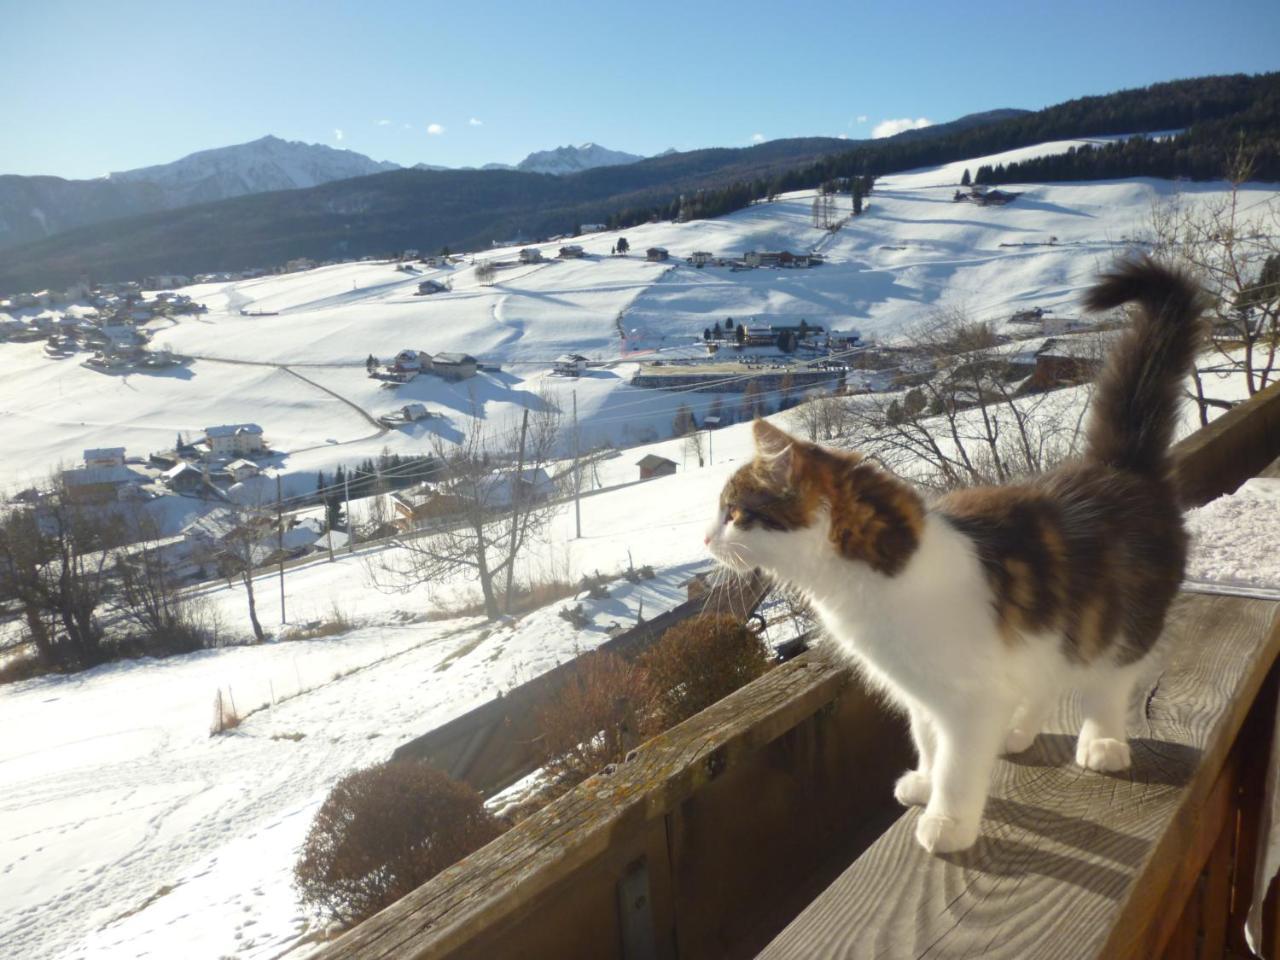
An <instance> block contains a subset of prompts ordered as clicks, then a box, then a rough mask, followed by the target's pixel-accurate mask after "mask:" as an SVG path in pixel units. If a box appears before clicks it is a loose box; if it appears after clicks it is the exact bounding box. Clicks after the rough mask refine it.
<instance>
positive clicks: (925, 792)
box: [893, 706, 937, 807]
mask: <svg viewBox="0 0 1280 960" xmlns="http://www.w3.org/2000/svg"><path fill="white" fill-rule="evenodd" d="M907 716H908V717H909V718H910V720H911V740H912V742H913V743H915V745H916V757H917V758H918V762H917V763H916V769H914V770H908V771H907V772H906V773H904V774H903V775H902V776H900V777H899V778H898V782H897V783H896V784H894V787H893V795H894V796H895V797H896V798H897V800H898V802H899V803H900V804H902V805H903V806H904V807H911V806H924V805H925V804H926V803H928V802H929V796H930V794H931V793H932V792H933V759H934V753H935V752H936V751H937V734H936V733H935V732H934V729H933V721H932V720H931V719H930V718H929V715H928V714H927V713H925V712H924V711H923V710H921V709H920V708H919V707H915V706H910V707H908V708H907Z"/></svg>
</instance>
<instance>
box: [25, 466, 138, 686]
mask: <svg viewBox="0 0 1280 960" xmlns="http://www.w3.org/2000/svg"><path fill="white" fill-rule="evenodd" d="M121 539H122V524H120V523H119V522H117V521H116V520H115V519H113V518H112V517H111V516H110V514H109V513H108V512H106V511H103V510H102V509H100V507H99V506H98V505H96V504H90V503H84V502H81V501H80V500H78V499H77V497H76V496H75V495H74V493H72V492H71V491H70V490H69V489H68V488H67V487H65V486H63V485H62V484H61V483H58V482H56V481H54V482H52V483H51V484H50V485H49V488H48V489H47V490H46V492H45V494H44V495H43V496H42V497H40V498H39V500H38V502H37V503H36V504H35V505H34V506H32V507H29V508H23V509H20V510H16V511H13V512H11V513H9V514H8V515H7V516H6V517H5V518H4V519H3V521H2V522H0V594H3V595H5V596H9V597H13V598H15V599H16V600H17V601H18V603H19V604H20V606H21V607H22V611H23V616H24V618H25V620H26V623H27V627H28V630H29V632H30V635H31V640H32V642H33V643H34V645H35V647H36V654H37V656H39V658H40V659H41V661H42V662H44V663H45V664H47V665H49V666H53V667H57V668H59V669H81V668H84V667H87V666H92V665H93V664H95V663H99V662H101V661H102V660H103V659H105V658H106V653H107V652H106V650H105V649H104V638H105V631H104V629H103V626H102V622H101V620H100V619H99V616H98V610H99V608H100V607H101V606H102V604H103V601H104V599H105V597H106V594H107V591H108V586H109V584H108V575H109V571H110V567H111V557H112V552H113V550H114V549H115V548H116V547H117V546H119V544H120V542H121Z"/></svg>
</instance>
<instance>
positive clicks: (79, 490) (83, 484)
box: [61, 466, 139, 503]
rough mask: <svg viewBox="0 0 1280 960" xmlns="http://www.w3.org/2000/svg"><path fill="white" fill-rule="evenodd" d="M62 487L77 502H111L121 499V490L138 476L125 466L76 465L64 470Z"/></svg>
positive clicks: (69, 497)
mask: <svg viewBox="0 0 1280 960" xmlns="http://www.w3.org/2000/svg"><path fill="white" fill-rule="evenodd" d="M61 477H62V487H63V489H64V490H65V491H66V493H67V498H68V499H70V500H72V501H73V502H75V503H109V502H111V501H113V500H117V499H120V490H121V488H122V487H124V486H125V485H127V484H131V483H136V482H137V480H138V479H139V478H138V476H137V475H136V474H135V473H133V472H132V471H130V470H127V469H126V468H125V467H124V466H112V467H75V468H73V469H71V470H63V471H62V474H61Z"/></svg>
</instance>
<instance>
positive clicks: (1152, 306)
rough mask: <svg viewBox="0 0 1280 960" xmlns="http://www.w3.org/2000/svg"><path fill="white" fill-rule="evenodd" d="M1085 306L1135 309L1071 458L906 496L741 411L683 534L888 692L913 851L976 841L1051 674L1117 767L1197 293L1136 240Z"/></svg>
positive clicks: (1142, 656) (1197, 330) (1164, 562)
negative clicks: (906, 761)
mask: <svg viewBox="0 0 1280 960" xmlns="http://www.w3.org/2000/svg"><path fill="white" fill-rule="evenodd" d="M1085 303H1086V306H1087V307H1088V308H1089V309H1090V310H1094V311H1097V310H1106V309H1112V308H1115V307H1119V306H1121V305H1123V304H1126V303H1135V304H1136V306H1137V310H1136V311H1135V312H1136V317H1135V319H1134V322H1133V324H1132V326H1131V327H1130V328H1129V329H1128V330H1127V331H1126V332H1125V333H1124V334H1123V335H1122V336H1121V337H1120V339H1119V341H1118V342H1117V343H1116V344H1115V346H1114V347H1113V348H1112V349H1111V351H1110V352H1109V355H1108V357H1107V359H1106V362H1105V364H1104V366H1103V369H1102V372H1101V373H1100V375H1099V377H1098V381H1097V388H1096V394H1095V396H1094V399H1093V405H1092V409H1091V411H1090V420H1089V423H1088V426H1087V432H1086V444H1085V452H1084V453H1083V455H1082V456H1081V457H1080V458H1079V459H1077V460H1075V461H1072V462H1070V463H1068V464H1066V465H1064V466H1061V467H1059V468H1057V469H1055V470H1053V471H1052V472H1049V473H1045V474H1043V475H1040V476H1038V477H1036V478H1034V479H1030V480H1027V481H1025V482H1021V483H1011V484H1007V485H1002V486H988V487H974V488H968V489H961V490H958V491H954V492H952V493H949V494H946V495H944V496H942V497H941V498H940V499H937V500H936V501H935V502H933V503H931V504H926V502H925V500H924V499H923V498H922V497H921V496H920V494H918V493H917V492H916V491H915V490H914V489H913V488H912V487H911V486H910V485H909V484H907V483H905V482H904V481H902V480H900V479H899V478H897V477H895V476H893V475H892V474H890V473H888V472H886V471H885V470H883V469H881V468H880V467H878V466H876V465H875V464H873V463H872V462H871V461H869V460H868V459H866V458H864V457H862V456H860V455H859V454H857V453H853V452H847V451H842V450H835V449H830V448H827V447H823V446H819V445H817V444H813V443H807V442H805V441H803V440H800V439H798V438H795V437H792V436H790V435H789V434H787V433H785V432H784V431H782V430H780V429H779V428H777V427H775V426H773V425H772V424H770V423H769V422H768V421H765V420H756V422H755V424H754V427H753V431H754V438H755V443H756V453H755V457H754V459H753V460H752V461H751V462H750V463H748V464H746V465H745V466H743V467H741V468H739V469H738V470H737V471H736V472H735V473H734V474H733V476H732V477H731V478H730V479H729V481H728V482H727V484H726V485H725V487H724V489H723V492H722V493H721V496H720V502H719V512H718V514H717V516H716V518H715V520H714V521H713V522H712V524H711V527H710V528H709V529H708V531H707V534H706V537H705V541H706V544H707V546H708V548H709V550H710V552H711V553H712V555H713V556H714V557H715V558H716V559H717V560H718V561H720V562H721V563H722V564H724V565H726V566H729V567H731V568H735V569H738V570H743V571H745V570H750V569H753V568H760V569H762V570H764V571H765V572H766V573H768V574H770V575H771V576H772V577H773V578H774V579H775V580H777V581H779V582H782V583H786V584H789V585H791V586H792V587H793V588H795V589H797V590H798V591H799V592H801V593H802V594H803V595H804V596H805V597H806V598H807V599H808V600H809V602H810V604H811V605H812V607H813V609H814V611H815V612H816V613H817V615H818V616H819V618H820V620H821V621H822V623H823V625H824V627H825V628H826V631H827V633H828V634H829V635H830V637H831V638H832V639H833V640H834V641H835V643H836V644H837V645H838V647H839V648H840V649H841V650H842V652H844V653H846V654H848V655H849V656H851V657H852V659H853V660H854V661H855V662H856V664H857V665H858V666H860V667H861V669H862V672H863V673H864V675H865V676H866V677H867V678H868V680H869V681H870V682H871V683H872V684H873V685H875V686H877V687H879V688H880V689H881V690H883V691H884V693H885V694H887V696H888V697H889V699H890V700H891V701H892V702H894V703H895V704H897V705H898V706H900V707H901V708H902V709H904V710H905V712H906V714H907V716H908V718H909V720H910V726H911V736H912V740H913V742H914V744H915V748H916V752H917V755H918V765H917V767H916V768H915V769H914V770H911V771H909V772H907V773H905V774H904V775H903V776H902V777H901V778H899V780H898V781H897V784H896V786H895V789H894V793H895V796H896V797H897V799H898V800H899V801H900V802H901V803H903V804H904V805H907V806H910V805H922V806H923V807H924V810H923V812H922V814H921V816H920V817H919V819H918V821H917V824H916V839H917V840H918V841H919V843H920V845H921V846H923V847H924V848H925V849H926V850H928V851H930V852H932V853H947V852H952V851H957V850H963V849H966V848H968V847H970V846H971V845H972V844H973V843H974V842H975V841H976V840H977V838H978V835H979V827H980V821H981V817H982V811H983V807H984V806H985V804H986V797H987V790H988V783H989V779H990V774H991V771H992V768H993V766H994V763H995V759H996V757H997V755H998V754H999V753H1000V751H1001V750H1002V749H1003V750H1004V751H1006V752H1008V753H1018V752H1021V751H1023V750H1025V749H1027V748H1028V747H1029V746H1030V745H1031V744H1032V742H1033V741H1034V740H1035V737H1036V735H1037V733H1038V731H1039V730H1040V728H1041V727H1042V726H1043V724H1044V722H1045V721H1046V720H1047V719H1048V717H1049V714H1050V713H1051V712H1052V711H1053V709H1054V708H1055V707H1056V705H1057V703H1058V702H1059V700H1060V698H1061V697H1062V695H1063V694H1064V693H1066V692H1068V691H1069V690H1072V689H1075V690H1077V691H1079V693H1080V696H1081V704H1082V710H1083V718H1084V719H1083V724H1082V726H1081V728H1080V732H1079V737H1078V739H1077V742H1076V754H1075V759H1076V762H1077V763H1078V764H1079V765H1080V766H1082V767H1085V768H1086V769H1089V770H1097V771H1118V770H1124V769H1127V768H1128V767H1129V764H1130V753H1129V746H1128V743H1127V741H1126V737H1125V733H1126V719H1127V714H1128V707H1129V699H1130V696H1131V693H1132V690H1133V688H1134V686H1135V683H1136V681H1137V680H1138V679H1139V678H1140V677H1141V675H1142V674H1143V672H1144V666H1145V665H1146V661H1147V657H1148V655H1149V654H1150V653H1151V651H1152V648H1153V646H1154V645H1155V642H1156V639H1157V638H1158V636H1159V635H1160V631H1161V628H1162V627H1163V624H1164V619H1165V614H1166V612H1167V610H1168V608H1169V604H1170V603H1171V602H1172V600H1173V598H1174V595H1175V594H1176V592H1177V590H1178V586H1179V584H1180V582H1181V580H1182V575H1183V568H1184V565H1185V563H1186V554H1187V537H1186V534H1185V532H1184V530H1183V525H1182V509H1181V505H1180V504H1179V501H1178V494H1177V490H1176V489H1175V486H1174V484H1173V481H1172V479H1171V472H1170V471H1171V465H1170V459H1169V452H1168V451H1169V445H1170V442H1171V440H1172V436H1173V431H1174V428H1175V425H1176V422H1177V419H1178V410H1179V406H1180V400H1181V395H1182V381H1183V379H1184V377H1185V376H1186V375H1187V374H1188V373H1189V371H1190V369H1191V365H1192V362H1193V360H1194V357H1195V353H1196V351H1197V348H1198V345H1199V343H1200V340H1201V323H1202V321H1201V319H1200V317H1201V314H1202V312H1203V310H1204V308H1205V304H1204V301H1203V300H1202V294H1201V292H1200V291H1199V289H1198V288H1197V287H1196V285H1195V284H1194V283H1193V282H1192V281H1191V280H1190V279H1189V278H1188V277H1187V276H1185V275H1184V274H1182V273H1180V272H1178V271H1176V270H1173V269H1170V268H1167V267H1164V266H1161V265H1160V264H1157V263H1156V262H1154V261H1152V260H1150V259H1147V258H1143V259H1138V260H1129V261H1125V262H1122V263H1121V264H1120V265H1119V266H1118V267H1117V268H1116V269H1115V270H1114V271H1113V272H1111V273H1108V274H1105V275H1103V276H1102V277H1100V278H1099V281H1098V282H1097V284H1096V285H1095V286H1093V287H1092V288H1091V289H1090V290H1089V291H1088V292H1087V294H1086V297H1085Z"/></svg>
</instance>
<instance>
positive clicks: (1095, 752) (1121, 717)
mask: <svg viewBox="0 0 1280 960" xmlns="http://www.w3.org/2000/svg"><path fill="white" fill-rule="evenodd" d="M1138 673H1139V670H1138V669H1137V668H1136V667H1133V666H1129V667H1115V668H1109V669H1108V668H1105V667H1103V668H1099V670H1098V673H1096V674H1095V675H1094V676H1093V677H1091V678H1090V679H1089V681H1088V682H1087V683H1085V684H1083V685H1082V686H1081V687H1080V705H1081V710H1082V713H1083V715H1084V722H1083V723H1082V724H1081V725H1080V736H1079V738H1078V739H1077V740H1076V763H1078V764H1079V765H1080V766H1082V767H1084V768H1085V769H1086V770H1099V771H1102V772H1110V771H1116V770H1127V769H1129V742H1128V738H1127V736H1126V731H1127V727H1128V718H1129V700H1130V697H1131V696H1132V694H1133V687H1134V683H1135V682H1136V681H1137V679H1138Z"/></svg>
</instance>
